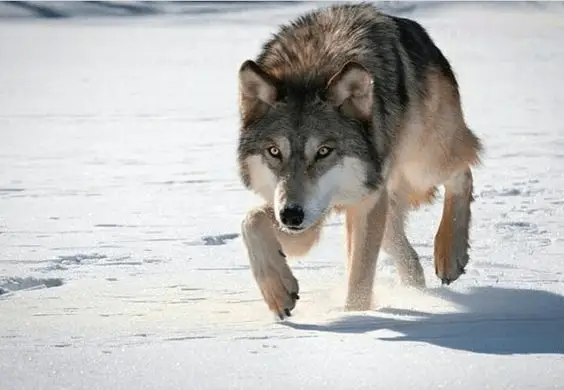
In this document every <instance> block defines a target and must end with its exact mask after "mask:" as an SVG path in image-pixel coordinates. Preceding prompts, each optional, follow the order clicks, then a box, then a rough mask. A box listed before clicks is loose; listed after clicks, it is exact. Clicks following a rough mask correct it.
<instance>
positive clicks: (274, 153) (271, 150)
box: [268, 146, 280, 158]
mask: <svg viewBox="0 0 564 390" xmlns="http://www.w3.org/2000/svg"><path fill="white" fill-rule="evenodd" d="M268 153H269V154H270V155H271V156H272V157H276V158H280V149H278V148H277V147H276V146H271V147H270V148H268Z"/></svg>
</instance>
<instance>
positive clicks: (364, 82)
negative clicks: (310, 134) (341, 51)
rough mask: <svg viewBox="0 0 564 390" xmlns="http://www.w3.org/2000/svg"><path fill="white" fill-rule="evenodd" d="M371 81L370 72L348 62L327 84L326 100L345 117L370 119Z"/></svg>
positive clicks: (371, 101) (355, 63)
mask: <svg viewBox="0 0 564 390" xmlns="http://www.w3.org/2000/svg"><path fill="white" fill-rule="evenodd" d="M372 88H373V81H372V76H371V75H370V72H368V70H366V68H365V67H364V66H362V65H360V64H359V63H357V62H354V61H350V62H347V63H346V64H345V66H343V67H342V68H341V70H340V71H339V72H337V73H336V74H335V75H334V76H333V77H331V79H330V80H329V83H328V84H327V98H328V100H329V101H330V102H331V103H332V104H333V105H334V106H335V107H342V109H343V112H344V113H345V114H346V115H349V116H353V117H356V118H359V119H371V118H372V103H373V91H372Z"/></svg>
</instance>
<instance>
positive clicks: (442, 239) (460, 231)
mask: <svg viewBox="0 0 564 390" xmlns="http://www.w3.org/2000/svg"><path fill="white" fill-rule="evenodd" d="M472 183H473V179H472V171H471V170H470V168H469V167H468V168H466V169H465V170H463V171H459V172H457V173H456V174H454V175H453V176H452V177H451V178H450V179H449V180H448V181H447V182H445V183H444V186H445V199H444V205H443V215H442V218H441V223H440V225H439V229H438V231H437V234H436V235H435V251H434V252H435V273H436V275H437V277H438V278H439V279H441V280H442V282H443V284H450V283H452V282H454V281H455V280H456V279H458V277H459V276H460V275H461V274H463V273H464V267H466V264H467V263H468V247H469V245H468V232H469V228H470V217H471V212H470V204H471V202H472V200H473V198H472V186H473V184H472Z"/></svg>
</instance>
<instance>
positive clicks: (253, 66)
mask: <svg viewBox="0 0 564 390" xmlns="http://www.w3.org/2000/svg"><path fill="white" fill-rule="evenodd" d="M276 93H277V92H276V87H275V85H274V83H273V82H272V79H271V77H270V76H269V75H268V74H266V72H264V71H263V70H262V69H261V68H260V67H259V66H258V65H257V63H256V62H254V61H251V60H247V61H245V62H244V63H243V64H242V65H241V68H239V98H240V104H241V111H242V114H243V117H244V118H246V117H248V116H249V114H252V115H253V116H255V115H260V114H261V113H264V112H265V111H266V109H267V108H268V106H271V105H272V104H273V103H274V101H275V100H276Z"/></svg>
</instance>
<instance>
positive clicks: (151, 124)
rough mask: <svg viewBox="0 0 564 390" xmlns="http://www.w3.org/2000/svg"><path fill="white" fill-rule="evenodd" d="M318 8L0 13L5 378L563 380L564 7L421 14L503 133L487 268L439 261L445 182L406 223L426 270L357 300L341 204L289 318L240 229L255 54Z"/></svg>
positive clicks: (114, 383) (409, 382)
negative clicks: (238, 157)
mask: <svg viewBox="0 0 564 390" xmlns="http://www.w3.org/2000/svg"><path fill="white" fill-rule="evenodd" d="M312 7H313V5H307V4H301V5H300V4H288V5H278V6H276V7H273V6H271V7H262V8H261V7H254V8H252V9H249V10H248V11H244V10H237V11H236V12H216V13H211V12H210V13H202V14H175V15H160V14H159V15H153V16H145V17H129V18H123V17H115V16H108V17H105V16H104V17H101V16H99V15H98V16H96V17H95V18H84V17H73V18H66V19H60V20H59V19H36V18H27V17H15V16H14V15H11V16H10V17H5V18H1V19H0V389H1V390H19V389H218V390H220V389H439V388H445V389H469V390H473V389H496V390H497V389H551V388H552V389H557V388H559V389H562V388H564V116H563V110H564V92H563V91H564V6H562V4H554V5H552V6H550V7H543V6H538V5H535V4H518V5H511V4H504V5H499V4H498V5H491V4H484V3H472V4H470V3H466V4H446V5H437V4H435V5H428V4H422V5H421V6H416V7H407V8H406V9H405V10H403V11H402V16H408V17H413V18H415V19H417V20H419V21H420V22H421V23H422V24H423V25H424V26H425V27H427V29H428V30H429V32H430V33H431V35H432V36H433V38H434V39H435V40H436V42H437V43H438V45H439V46H440V47H441V48H442V50H443V51H444V53H445V54H446V56H447V57H448V58H449V59H450V61H451V62H452V64H453V67H454V69H455V71H456V73H457V75H458V78H459V82H460V86H461V91H462V98H463V104H464V108H465V110H466V116H467V120H468V123H469V124H470V126H471V127H472V128H473V129H474V130H475V131H476V133H477V134H478V135H479V136H480V137H482V139H483V141H484V144H485V146H486V155H485V157H484V164H483V166H482V167H481V168H479V169H478V170H476V172H475V196H476V201H475V202H474V204H473V228H472V233H471V235H472V245H473V246H472V250H471V262H470V264H469V266H468V268H467V271H468V272H467V274H466V275H464V276H463V277H462V278H461V279H460V280H459V281H457V282H455V283H454V284H453V285H451V286H450V287H441V286H440V281H439V280H438V279H436V277H435V276H434V271H433V264H432V240H433V237H434V234H435V231H436V228H437V227H438V222H439V218H440V213H441V205H440V202H438V203H437V204H436V205H433V206H431V207H427V208H425V209H423V210H421V211H420V212H418V213H415V214H412V217H411V219H410V227H409V235H410V237H412V240H413V243H414V246H415V248H416V250H417V251H418V252H419V253H420V254H421V256H422V261H423V264H424V268H425V272H426V278H427V284H428V287H429V288H428V289H427V290H426V291H425V292H420V293H415V292H412V291H408V290H406V289H402V288H401V287H400V286H398V285H397V275H396V273H395V268H394V265H393V264H392V262H391V261H390V259H389V257H387V256H386V255H385V254H382V256H381V257H380V260H379V265H378V271H377V273H378V274H377V287H376V290H375V302H376V306H375V308H374V311H371V312H367V313H344V312H343V304H344V298H345V284H346V278H345V261H344V259H345V253H344V252H345V251H344V243H343V242H344V241H343V226H342V220H341V219H340V218H335V219H333V220H331V221H330V223H329V224H328V227H327V229H326V231H325V234H324V236H323V239H322V241H321V242H320V245H319V246H318V247H317V248H316V249H315V250H314V251H313V252H312V253H311V254H310V255H309V256H308V257H307V258H304V259H300V260H294V261H292V263H293V269H294V270H295V274H296V276H297V278H298V280H299V281H300V287H301V293H300V295H301V300H300V301H299V303H298V306H297V307H296V309H295V310H294V312H293V317H292V318H290V320H287V321H285V322H279V321H276V320H275V319H274V318H273V316H272V315H271V313H269V311H268V309H267V307H266V305H265V304H264V302H263V301H262V298H261V296H260V293H259V291H258V288H257V287H256V285H255V282H254V280H253V278H252V275H251V271H250V270H249V266H248V262H247V259H246V256H245V252H244V249H243V244H242V241H241V238H240V236H239V226H240V220H241V218H242V216H243V215H244V213H245V210H247V208H248V207H250V206H251V205H253V204H255V203H256V202H257V198H256V197H253V196H252V195H251V194H250V193H249V192H247V191H246V190H244V189H243V187H242V185H241V184H240V182H239V178H238V176H237V171H236V165H235V146H236V139H237V131H238V117H237V93H236V87H237V78H236V74H237V70H238V67H239V65H240V64H241V63H242V61H244V60H245V59H247V58H249V57H253V56H254V55H256V54H257V52H258V49H259V46H260V44H261V42H262V41H263V40H264V39H265V38H267V37H268V35H269V34H270V33H271V32H273V31H274V29H275V28H276V25H277V24H278V23H281V22H284V21H286V20H287V19H288V18H290V17H293V16H295V15H296V14H297V13H299V12H301V11H304V10H306V9H309V8H312ZM2 10H4V12H7V11H6V10H7V6H6V5H1V6H0V13H1V11H2ZM18 12H19V11H18Z"/></svg>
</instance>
